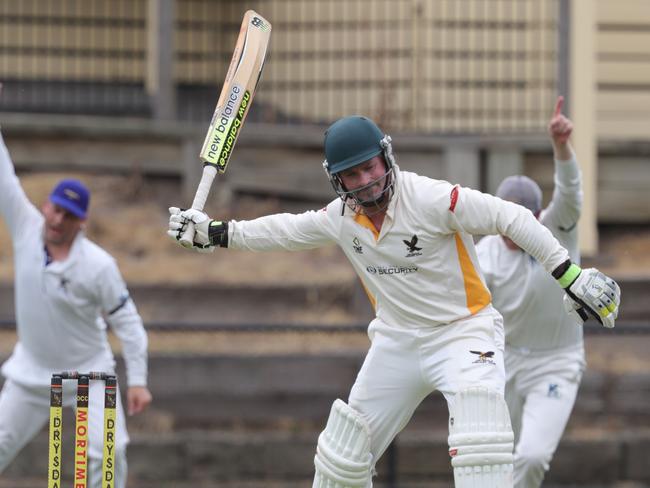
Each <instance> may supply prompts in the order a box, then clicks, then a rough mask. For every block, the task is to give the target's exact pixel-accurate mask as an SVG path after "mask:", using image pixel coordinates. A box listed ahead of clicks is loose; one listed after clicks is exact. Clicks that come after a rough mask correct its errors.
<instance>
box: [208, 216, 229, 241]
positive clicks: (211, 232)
mask: <svg viewBox="0 0 650 488" xmlns="http://www.w3.org/2000/svg"><path fill="white" fill-rule="evenodd" d="M208 237H209V238H210V243H211V244H212V245H213V246H219V247H228V222H221V221H220V220H213V221H211V222H210V225H209V226H208Z"/></svg>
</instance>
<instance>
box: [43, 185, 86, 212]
mask: <svg viewBox="0 0 650 488" xmlns="http://www.w3.org/2000/svg"><path fill="white" fill-rule="evenodd" d="M89 201H90V192H89V191H88V188H86V186H85V185H84V184H83V183H82V182H81V181H79V180H61V181H59V183H58V184H57V185H56V186H55V187H54V189H53V190H52V193H50V202H52V203H54V204H55V205H58V206H59V207H63V208H65V209H66V210H67V211H68V212H70V213H72V214H74V215H76V216H77V217H79V218H80V219H85V218H86V212H87V211H88V203H89Z"/></svg>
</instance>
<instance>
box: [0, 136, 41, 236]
mask: <svg viewBox="0 0 650 488" xmlns="http://www.w3.org/2000/svg"><path fill="white" fill-rule="evenodd" d="M0 214H2V217H3V218H4V220H5V222H6V223H7V227H8V229H9V232H10V233H11V237H12V239H14V241H15V240H16V238H17V237H18V236H19V235H20V233H21V231H22V230H24V229H27V228H29V226H30V225H33V224H32V223H31V221H32V220H35V219H40V218H41V214H40V212H39V211H38V209H37V208H36V207H34V205H32V203H31V202H30V201H29V199H28V198H27V195H25V192H24V190H23V188H22V186H21V185H20V181H19V180H18V177H17V176H16V172H15V170H14V164H13V162H12V160H11V156H10V155H9V150H8V149H7V146H6V145H5V141H4V138H3V137H2V134H0Z"/></svg>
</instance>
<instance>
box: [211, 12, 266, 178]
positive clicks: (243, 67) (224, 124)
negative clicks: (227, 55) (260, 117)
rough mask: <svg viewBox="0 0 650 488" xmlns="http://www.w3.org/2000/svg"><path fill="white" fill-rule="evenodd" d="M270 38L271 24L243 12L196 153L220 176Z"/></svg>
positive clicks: (257, 16) (254, 86)
mask: <svg viewBox="0 0 650 488" xmlns="http://www.w3.org/2000/svg"><path fill="white" fill-rule="evenodd" d="M270 37H271V24H270V23H269V22H268V21H267V20H266V19H264V18H263V17H262V16H261V15H259V14H258V13H256V12H255V11H253V10H249V11H248V12H246V14H245V15H244V20H243V21H242V26H241V29H240V33H239V37H238V39H237V43H236V45H235V51H234V53H233V56H232V59H231V61H230V66H229V68H228V73H227V75H226V80H225V82H224V84H223V88H222V90H221V95H220V96H219V100H218V101H217V106H216V108H215V110H214V114H213V116H212V121H211V122H210V127H209V128H208V132H207V134H206V137H205V141H204V142H203V147H202V149H201V153H200V158H201V160H202V161H203V162H205V163H207V164H212V165H214V166H216V167H217V170H218V172H220V173H223V172H225V171H226V167H227V165H228V161H229V160H230V155H231V154H232V150H233V147H234V145H235V143H236V142H237V137H238V136H239V132H240V130H241V127H242V125H243V124H244V119H245V118H246V115H247V114H248V109H249V108H250V105H251V103H252V101H253V96H254V95H255V91H256V89H257V85H258V84H259V81H260V78H261V75H262V69H263V68H264V61H265V59H266V51H267V48H268V45H269V40H270Z"/></svg>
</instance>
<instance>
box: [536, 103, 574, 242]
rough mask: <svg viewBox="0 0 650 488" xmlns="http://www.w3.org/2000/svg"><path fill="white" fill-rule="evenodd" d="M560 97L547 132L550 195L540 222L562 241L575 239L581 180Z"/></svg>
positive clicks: (569, 122)
mask: <svg viewBox="0 0 650 488" xmlns="http://www.w3.org/2000/svg"><path fill="white" fill-rule="evenodd" d="M563 103H564V98H563V97H558V99H557V102H556V104H555V110H554V113H553V117H552V118H551V121H550V122H549V125H548V133H549V136H550V138H551V143H552V145H553V155H554V160H555V161H554V165H555V173H554V183H555V184H554V189H553V198H552V199H551V203H550V204H549V206H548V208H547V209H546V211H545V212H544V214H543V215H542V222H543V223H544V224H545V225H547V226H549V227H550V228H551V230H552V231H553V233H554V234H555V235H556V236H557V237H558V238H559V239H560V240H561V241H562V242H567V241H568V240H570V239H571V238H572V236H573V240H576V241H577V223H578V219H579V218H580V211H581V208H582V181H581V175H580V168H579V167H578V163H577V161H576V156H575V152H574V151H573V148H572V147H571V143H570V142H569V137H570V136H571V133H572V132H573V123H572V122H571V120H569V119H568V118H567V117H565V116H564V115H563V114H562V105H563Z"/></svg>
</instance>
